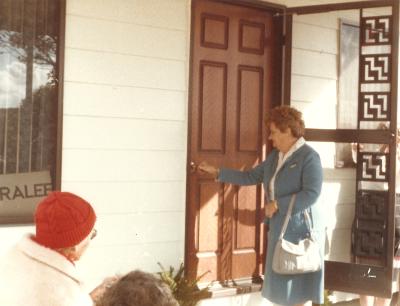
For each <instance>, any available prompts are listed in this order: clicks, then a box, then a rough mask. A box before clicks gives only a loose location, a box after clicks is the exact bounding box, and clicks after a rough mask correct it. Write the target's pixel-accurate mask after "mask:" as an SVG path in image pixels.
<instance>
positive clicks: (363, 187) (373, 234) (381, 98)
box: [353, 10, 393, 261]
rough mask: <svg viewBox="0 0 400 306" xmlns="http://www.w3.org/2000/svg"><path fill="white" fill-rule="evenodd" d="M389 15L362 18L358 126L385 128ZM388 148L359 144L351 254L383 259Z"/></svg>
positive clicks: (388, 101)
mask: <svg viewBox="0 0 400 306" xmlns="http://www.w3.org/2000/svg"><path fill="white" fill-rule="evenodd" d="M392 31H393V29H392V16H365V17H364V16H363V10H361V20H360V45H359V48H360V50H359V51H360V53H359V54H360V61H359V64H360V67H359V69H360V74H359V75H360V77H359V95H358V128H359V129H360V128H361V127H363V128H366V127H368V128H370V129H389V128H390V126H389V125H390V118H391V117H390V114H391V88H390V84H391V80H392V63H391V61H392V54H391V50H392V46H391V44H392ZM388 147H389V144H388V143H387V144H359V145H358V146H357V197H356V211H355V220H354V225H353V255H354V256H356V257H357V256H358V257H368V258H371V257H372V258H376V259H377V260H379V261H382V260H383V258H384V255H385V250H386V245H387V224H388V223H387V220H388V219H387V212H388V203H389V191H388V186H389V169H390V165H391V162H390V158H389V156H390V155H389V154H388V152H387V149H388Z"/></svg>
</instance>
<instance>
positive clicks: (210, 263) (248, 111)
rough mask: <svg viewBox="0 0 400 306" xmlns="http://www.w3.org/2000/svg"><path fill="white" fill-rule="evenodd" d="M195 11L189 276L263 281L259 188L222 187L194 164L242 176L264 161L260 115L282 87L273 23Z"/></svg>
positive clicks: (210, 6)
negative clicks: (228, 169)
mask: <svg viewBox="0 0 400 306" xmlns="http://www.w3.org/2000/svg"><path fill="white" fill-rule="evenodd" d="M192 12H193V18H192V22H193V24H192V57H191V60H192V62H191V84H190V87H191V94H190V121H189V142H190V143H189V156H188V164H189V167H188V195H187V202H188V205H187V232H186V234H187V238H186V241H187V247H186V265H187V268H188V273H189V275H190V276H192V277H194V276H196V275H200V274H202V273H204V272H206V271H210V273H208V274H207V276H206V278H204V280H205V279H207V280H217V279H218V280H229V279H237V278H245V277H251V276H258V275H260V274H262V273H263V272H262V265H263V260H262V255H261V251H260V250H262V249H263V246H262V242H263V240H264V238H263V235H262V232H263V231H262V224H261V222H260V220H261V221H262V219H263V218H262V216H261V214H260V209H261V204H262V201H261V199H262V190H261V186H250V187H240V188H238V187H237V186H232V185H224V184H219V183H217V182H215V181H214V180H213V179H211V178H210V177H207V176H204V175H199V174H198V173H196V172H191V171H190V163H192V165H197V164H198V163H200V162H201V161H208V162H209V163H211V164H213V165H217V166H225V167H231V168H236V169H245V168H251V167H253V166H255V165H257V164H258V163H260V161H261V160H262V159H263V156H264V155H265V152H266V150H267V147H266V136H265V128H264V124H263V116H264V114H265V112H266V111H267V110H268V109H269V108H270V107H271V99H272V98H273V95H275V94H276V92H277V90H276V89H277V88H279V86H277V85H276V84H280V73H276V75H273V74H274V73H273V71H274V67H280V60H281V58H280V55H277V54H279V53H276V54H275V53H274V52H275V51H274V50H275V49H274V48H273V47H276V40H275V38H274V37H275V36H273V32H274V30H273V28H274V23H275V21H273V17H272V15H273V13H271V12H268V11H265V10H258V9H254V8H248V7H242V6H235V5H230V4H224V3H219V2H215V1H205V0H201V1H194V3H193V10H192ZM275 27H276V24H275ZM274 55H277V56H274ZM273 61H277V62H273ZM277 63H278V64H277ZM278 70H279V69H278ZM273 77H274V78H275V77H276V80H278V81H277V82H275V83H273V81H274V80H273ZM274 84H275V85H274ZM274 98H275V97H274ZM278 103H279V102H278Z"/></svg>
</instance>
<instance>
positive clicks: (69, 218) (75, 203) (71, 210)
mask: <svg viewBox="0 0 400 306" xmlns="http://www.w3.org/2000/svg"><path fill="white" fill-rule="evenodd" d="M95 221H96V214H95V212H94V210H93V208H92V206H91V205H90V204H89V203H88V202H86V201H85V200H84V199H82V198H80V197H78V196H77V195H74V194H72V193H70V192H61V191H54V192H52V193H50V194H49V195H48V196H47V197H46V198H44V199H43V200H42V201H41V202H40V203H39V204H38V206H37V207H36V212H35V224H36V237H35V240H36V241H37V242H38V243H39V244H41V245H43V246H46V247H48V248H52V249H60V248H68V247H72V246H75V245H77V244H79V243H80V242H81V241H82V240H83V239H85V238H86V237H87V236H88V235H89V234H90V232H91V231H92V229H93V227H94V223H95Z"/></svg>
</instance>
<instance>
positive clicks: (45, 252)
mask: <svg viewBox="0 0 400 306" xmlns="http://www.w3.org/2000/svg"><path fill="white" fill-rule="evenodd" d="M32 238H33V235H31V234H28V235H25V236H24V237H23V238H22V239H21V240H20V241H19V243H18V244H17V248H18V249H19V250H20V251H21V252H22V253H24V254H25V255H27V256H29V257H31V258H33V259H34V260H36V261H39V262H41V263H42V264H44V265H47V266H49V267H51V268H53V269H55V270H57V271H59V272H61V273H63V274H65V275H66V276H68V277H70V278H72V279H73V280H75V281H76V282H77V283H82V281H81V278H80V276H79V275H78V271H77V270H76V268H75V266H74V264H73V263H71V262H70V261H68V259H66V258H65V257H64V256H63V255H61V254H60V253H58V252H56V251H54V250H52V249H50V248H46V247H44V246H42V245H40V244H38V243H37V242H35V241H34V240H32Z"/></svg>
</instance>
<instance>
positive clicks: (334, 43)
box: [293, 22, 339, 54]
mask: <svg viewBox="0 0 400 306" xmlns="http://www.w3.org/2000/svg"><path fill="white" fill-rule="evenodd" d="M310 37H312V39H310ZM293 48H298V49H305V50H312V51H317V52H320V53H328V54H337V53H338V48H339V47H338V32H337V30H336V29H329V28H326V27H320V26H314V25H309V24H304V23H298V22H296V23H294V24H293Z"/></svg>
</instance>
